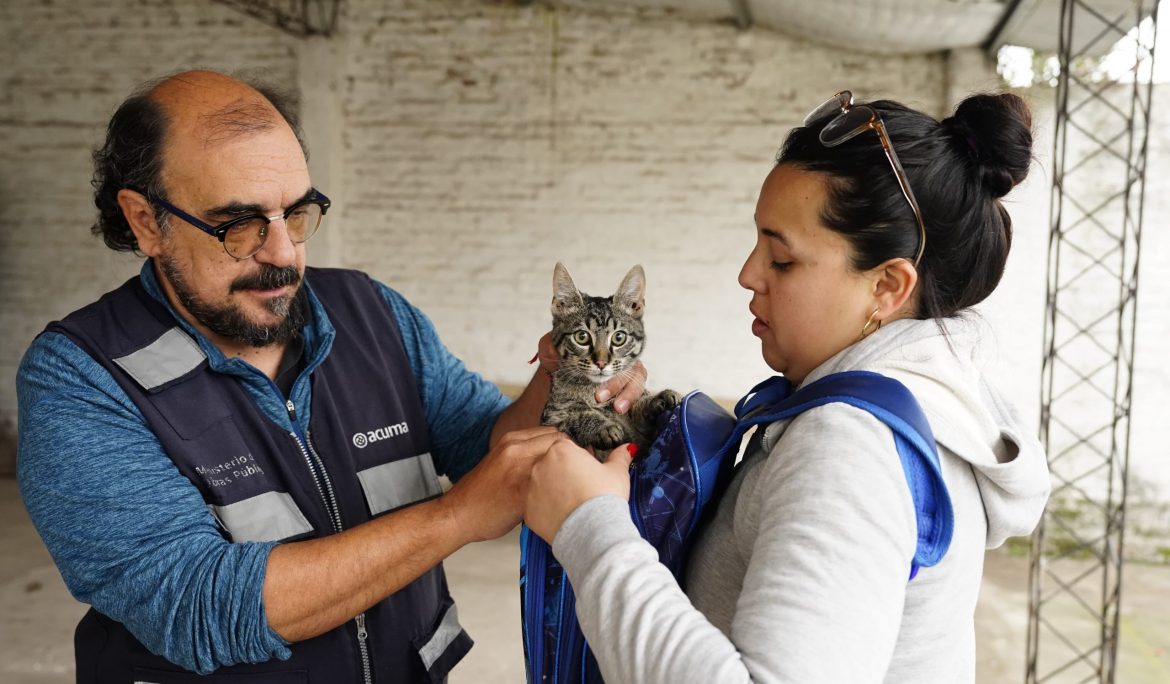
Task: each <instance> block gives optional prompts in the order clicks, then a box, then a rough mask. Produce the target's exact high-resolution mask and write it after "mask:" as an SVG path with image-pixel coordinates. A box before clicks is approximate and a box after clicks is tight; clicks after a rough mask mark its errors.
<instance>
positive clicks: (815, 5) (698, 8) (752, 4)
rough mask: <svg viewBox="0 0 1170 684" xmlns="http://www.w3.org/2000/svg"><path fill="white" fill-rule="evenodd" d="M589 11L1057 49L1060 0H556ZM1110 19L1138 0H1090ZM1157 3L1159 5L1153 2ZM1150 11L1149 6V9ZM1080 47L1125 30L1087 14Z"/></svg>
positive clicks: (840, 40)
mask: <svg viewBox="0 0 1170 684" xmlns="http://www.w3.org/2000/svg"><path fill="white" fill-rule="evenodd" d="M550 4H552V5H562V6H574V7H578V8H582V9H590V8H591V9H597V8H598V7H608V8H610V9H615V10H616V9H623V10H629V9H630V8H631V7H633V8H641V9H645V10H651V11H662V12H669V13H672V14H676V15H678V16H682V17H687V18H691V19H696V20H709V21H724V22H729V23H735V24H739V25H744V24H750V25H752V26H758V27H762V28H766V29H772V30H776V31H780V32H782V33H787V34H789V35H792V36H796V37H800V38H805V39H808V40H811V41H815V42H818V43H823V44H829V45H840V46H841V47H842V48H845V49H850V50H854V51H858V52H879V53H917V52H934V51H938V50H949V49H953V48H964V47H986V48H988V49H989V50H993V51H994V50H996V49H998V48H999V47H1000V46H1001V45H1004V44H1011V45H1022V46H1024V47H1030V48H1033V49H1036V50H1041V51H1048V52H1054V51H1056V49H1057V35H1058V29H1059V22H1060V6H1061V0H550ZM1087 4H1088V5H1089V6H1090V7H1091V8H1092V9H1093V10H1095V11H1096V12H1098V13H1099V14H1100V15H1101V16H1103V17H1108V18H1110V19H1120V21H1118V22H1117V23H1119V24H1120V25H1123V26H1127V27H1132V26H1134V25H1136V23H1137V21H1136V17H1134V16H1133V14H1134V12H1135V11H1136V10H1135V8H1134V4H1135V3H1134V2H1133V1H1132V0H1088V2H1087ZM1149 4H1152V3H1149ZM1145 9H1146V11H1147V12H1148V11H1149V9H1150V8H1149V7H1147V8H1145ZM1078 16H1079V19H1080V21H1079V22H1078V24H1077V25H1076V26H1074V45H1073V49H1074V52H1082V51H1084V52H1090V53H1094V54H1104V53H1105V52H1108V51H1109V49H1110V48H1111V47H1112V46H1113V44H1114V43H1116V42H1117V41H1118V40H1119V39H1120V38H1121V35H1120V34H1117V33H1116V32H1113V31H1107V30H1105V24H1104V23H1103V22H1101V21H1099V20H1092V19H1088V18H1086V16H1085V13H1080V14H1079V15H1078Z"/></svg>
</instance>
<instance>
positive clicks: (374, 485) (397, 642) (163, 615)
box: [17, 71, 644, 682]
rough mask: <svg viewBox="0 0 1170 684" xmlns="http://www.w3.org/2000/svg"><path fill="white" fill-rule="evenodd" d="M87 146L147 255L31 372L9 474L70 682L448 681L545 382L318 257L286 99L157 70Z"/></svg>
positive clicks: (119, 223) (41, 341) (539, 438)
mask: <svg viewBox="0 0 1170 684" xmlns="http://www.w3.org/2000/svg"><path fill="white" fill-rule="evenodd" d="M95 161H96V162H97V171H96V175H95V181H94V185H95V189H96V192H95V202H96V204H97V206H98V208H99V210H100V213H101V216H100V218H99V221H98V224H97V225H96V226H95V227H94V232H95V233H99V234H101V235H102V236H103V238H104V239H105V241H106V243H107V244H108V245H109V246H110V247H112V248H114V249H120V250H136V251H138V252H140V253H142V254H144V255H145V256H147V257H148V259H147V261H146V262H145V263H144V265H143V268H142V271H141V274H140V275H139V276H138V277H137V278H134V279H131V280H130V281H129V282H127V283H126V284H125V285H123V286H122V287H121V288H119V289H117V290H115V291H113V292H110V293H107V294H106V295H105V296H104V297H102V298H101V300H99V301H98V302H96V303H94V304H91V305H90V306H87V307H85V308H83V309H81V310H80V311H78V312H75V313H73V314H71V315H70V316H68V317H66V318H65V319H64V320H62V321H60V322H56V323H53V324H50V326H49V327H48V328H47V329H46V332H45V333H43V334H42V335H41V336H39V337H38V338H37V340H36V341H35V342H34V343H33V345H32V346H31V347H30V349H29V351H28V353H27V354H26V356H25V358H24V360H23V362H22V364H21V368H20V371H19V374H18V378H17V385H18V399H19V403H20V418H19V420H20V423H19V433H20V446H19V450H20V451H19V460H18V467H19V478H20V487H21V493H22V496H23V498H24V501H25V504H26V506H27V507H28V510H29V514H30V516H31V517H32V519H33V522H34V523H35V524H36V526H37V528H38V530H39V532H40V534H41V536H42V538H43V539H44V540H45V543H46V545H47V546H48V548H49V550H50V552H51V553H52V554H53V557H54V559H55V561H56V563H57V565H58V567H59V568H60V570H61V573H62V576H63V577H64V579H65V582H66V584H67V585H68V586H69V589H70V591H71V592H72V593H73V595H74V596H75V597H77V599H78V600H80V601H83V602H85V603H89V604H90V605H91V606H92V609H91V610H90V611H89V612H88V613H87V614H86V616H85V617H84V618H83V619H82V621H81V623H80V624H79V625H78V628H77V632H76V637H75V647H76V656H77V680H78V681H79V682H114V681H117V682H129V681H177V680H174V679H173V675H167V673H173V672H176V671H179V669H178V668H182V669H184V670H193V671H196V672H199V673H209V672H212V671H216V672H217V673H233V674H239V675H255V678H254V679H253V678H249V677H244V678H242V679H240V680H239V681H282V682H284V681H329V682H362V681H364V682H370V681H381V682H388V681H395V682H398V681H442V680H443V679H444V678H445V675H446V673H447V671H448V670H449V669H450V668H451V667H452V666H453V665H454V664H455V663H456V662H458V660H459V659H460V658H462V657H463V655H464V654H465V653H466V652H467V650H468V649H469V648H470V646H471V641H470V639H469V638H468V636H467V634H466V633H465V632H463V630H462V628H461V627H460V626H459V623H458V618H457V614H456V611H455V608H454V605H453V603H452V602H451V599H450V597H449V595H448V592H447V586H446V580H445V578H444V576H443V573H442V569H441V566H440V563H441V561H442V560H443V559H444V558H445V557H447V556H448V555H449V554H451V553H452V552H454V551H455V550H456V549H458V548H460V547H461V546H463V545H464V544H466V543H468V542H471V541H475V540H481V539H491V538H495V537H498V536H499V535H501V534H503V533H504V532H506V531H507V530H509V529H511V528H512V527H513V526H515V524H516V523H517V522H518V521H519V519H520V514H521V509H522V503H523V500H524V499H523V496H524V488H525V483H526V481H527V477H528V471H529V468H530V465H531V462H532V459H533V458H534V457H535V456H537V455H539V454H540V453H543V452H544V451H545V450H546V449H547V448H548V447H549V446H550V445H551V444H552V443H553V442H554V441H555V440H557V439H561V438H563V436H562V435H560V434H559V433H557V432H555V431H554V430H552V429H551V428H539V427H536V425H537V423H538V417H539V415H540V411H541V408H542V406H543V404H544V401H545V399H546V398H547V394H548V378H547V374H546V373H543V372H537V373H536V374H535V375H534V378H533V380H532V382H531V383H530V385H529V386H528V388H527V389H526V390H525V391H524V393H523V394H522V395H521V397H520V398H519V399H518V400H517V401H516V402H515V403H514V404H511V405H510V406H508V405H507V401H506V400H505V399H504V398H503V397H502V396H501V395H500V393H499V391H498V390H497V389H496V388H495V387H494V386H492V385H491V384H489V383H487V382H486V381H484V380H483V379H482V378H480V377H479V376H478V375H476V374H474V373H471V372H469V371H467V370H466V369H465V368H464V367H463V365H462V363H461V362H460V361H459V360H458V359H456V358H455V357H453V356H452V355H451V354H450V353H449V352H448V351H447V350H446V349H445V348H444V347H443V346H442V344H441V343H440V342H439V340H438V337H437V335H436V333H435V331H434V329H433V327H432V326H431V324H430V322H429V321H428V320H427V319H426V317H425V316H423V315H422V314H421V313H420V312H419V311H418V310H416V309H414V308H413V307H412V306H411V305H410V304H409V303H407V302H406V301H405V300H404V299H403V298H402V297H401V296H400V295H399V294H397V293H396V292H394V291H392V290H390V289H389V288H387V287H385V286H383V285H381V284H379V283H376V282H374V281H372V280H370V279H369V278H368V277H366V276H364V275H363V274H360V273H356V272H352V271H340V270H332V269H326V270H318V269H308V270H306V267H305V241H306V240H308V239H309V238H310V237H311V236H312V235H313V234H314V232H315V231H316V230H317V228H318V226H319V225H320V223H321V221H322V217H323V216H324V214H325V213H326V212H327V210H328V209H329V206H330V202H329V200H328V198H327V197H326V196H325V195H324V194H323V193H322V192H321V191H319V190H317V189H315V188H313V187H312V184H311V183H310V180H309V174H308V169H307V166H306V163H305V155H304V151H303V148H302V146H301V143H300V141H299V138H298V135H297V133H296V131H295V121H294V120H293V119H292V118H291V117H290V115H289V112H288V111H287V108H286V107H285V105H284V103H283V102H282V101H281V100H280V99H279V98H277V97H276V96H275V95H273V94H271V93H270V94H267V95H266V94H262V93H261V92H260V91H258V90H256V89H254V88H253V87H251V86H249V85H247V84H244V83H242V82H240V81H237V80H235V79H232V78H229V77H227V76H225V75H222V74H218V73H213V72H206V71H199V72H188V73H183V74H179V75H176V76H173V77H170V78H167V79H165V80H163V81H161V82H159V83H157V84H155V85H153V86H152V87H150V88H149V89H147V90H145V91H142V92H140V93H139V94H137V95H135V96H133V97H131V98H129V99H128V100H127V101H126V102H125V103H123V105H122V106H121V107H120V108H119V110H118V111H117V112H116V113H115V115H114V117H113V119H112V120H111V122H110V125H109V129H108V132H107V140H106V143H105V145H104V147H103V148H102V149H100V150H99V151H98V152H97V153H96V154H95ZM542 349H544V354H545V355H547V352H548V349H549V345H548V343H547V341H543V342H542ZM643 382H644V373H641V374H639V375H638V377H637V378H636V380H635V381H634V382H631V383H630V384H629V385H625V386H623V385H621V384H617V383H615V384H614V385H611V386H607V388H606V389H605V390H603V392H604V393H609V392H613V393H617V392H621V394H620V395H619V396H618V399H617V401H618V402H619V403H620V404H621V405H622V406H623V407H624V406H628V400H629V399H630V398H631V397H636V396H637V395H638V394H639V393H640V392H641V385H642V384H643ZM521 428H524V429H521ZM517 430H518V431H517ZM485 452H487V453H486V455H484V453H485ZM436 473H438V474H447V475H449V476H450V477H451V478H452V479H453V480H455V481H456V484H455V486H454V487H453V488H452V489H450V490H449V491H448V492H447V493H445V494H442V493H441V489H440V487H439V484H438V481H437V479H436ZM176 666H178V667H176ZM233 681H237V680H235V679H233Z"/></svg>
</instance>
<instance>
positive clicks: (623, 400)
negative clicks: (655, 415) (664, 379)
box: [593, 361, 646, 413]
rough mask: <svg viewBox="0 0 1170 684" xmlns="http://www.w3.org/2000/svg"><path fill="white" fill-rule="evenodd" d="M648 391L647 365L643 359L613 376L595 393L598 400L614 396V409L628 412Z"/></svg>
mask: <svg viewBox="0 0 1170 684" xmlns="http://www.w3.org/2000/svg"><path fill="white" fill-rule="evenodd" d="M645 391H646V367H645V366H643V365H642V362H641V361H638V362H636V363H634V365H633V367H632V368H630V370H628V371H625V372H622V373H620V374H618V375H615V376H613V377H612V378H610V379H609V380H607V381H606V382H605V384H604V385H602V386H601V388H600V389H598V390H597V392H596V393H595V394H594V395H593V396H594V397H595V398H596V399H597V401H598V402H601V403H604V402H606V401H609V398H610V397H612V396H615V395H616V396H617V398H616V399H614V400H613V410H614V411H616V412H617V413H626V412H627V411H629V410H630V407H631V406H633V405H634V402H635V401H638V399H640V398H641V397H642V393H643V392H645Z"/></svg>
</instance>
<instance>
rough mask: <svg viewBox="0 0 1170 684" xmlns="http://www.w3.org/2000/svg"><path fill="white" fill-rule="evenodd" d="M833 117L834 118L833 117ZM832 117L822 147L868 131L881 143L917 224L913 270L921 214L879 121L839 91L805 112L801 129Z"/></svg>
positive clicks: (921, 245) (921, 246)
mask: <svg viewBox="0 0 1170 684" xmlns="http://www.w3.org/2000/svg"><path fill="white" fill-rule="evenodd" d="M834 115H835V116H834ZM829 116H833V118H832V120H830V121H829V122H828V123H826V124H825V126H824V128H822V129H821V134H820V141H821V144H822V145H824V146H825V147H836V146H837V145H840V144H841V143H844V142H846V141H849V140H852V139H853V138H856V137H857V136H858V135H861V134H862V133H863V132H865V131H867V130H869V131H873V132H874V133H877V137H878V140H880V141H881V143H882V150H883V151H884V152H885V153H886V159H889V160H890V166H891V167H892V168H893V169H894V176H895V177H896V178H897V179H898V186H899V187H901V188H902V195H903V196H904V197H905V198H906V201H907V202H909V203H910V209H911V210H913V211H914V220H916V221H917V222H918V251H917V252H916V253H915V254H914V262H913V263H914V267H915V268H918V262H919V261H921V260H922V252H923V250H925V249H926V223H925V222H923V220H922V210H921V209H919V208H918V200H916V199H914V191H913V190H911V189H910V180H909V179H908V178H907V177H906V171H905V170H904V169H903V168H902V163H901V162H900V161H898V153H897V152H895V151H894V144H893V143H892V142H891V141H890V136H889V134H888V133H886V125H885V123H884V122H882V117H880V116H878V113H877V112H876V111H875V110H874V109H873V108H872V107H870V106H868V105H854V104H853V93H851V92H849V91H848V90H842V91H841V92H839V93H837V94H836V95H834V96H833V97H831V98H829V99H828V100H826V101H825V102H824V103H823V104H822V105H821V106H819V107H817V108H816V109H814V110H812V111H811V112H809V114H808V116H806V117H804V125H805V126H808V125H810V124H812V123H813V122H815V121H820V120H821V119H824V118H826V117H829Z"/></svg>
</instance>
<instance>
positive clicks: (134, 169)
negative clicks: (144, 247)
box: [91, 79, 307, 252]
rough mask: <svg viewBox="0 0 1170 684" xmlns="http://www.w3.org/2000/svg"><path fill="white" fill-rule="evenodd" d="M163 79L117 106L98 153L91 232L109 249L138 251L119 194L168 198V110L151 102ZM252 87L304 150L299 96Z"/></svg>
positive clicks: (159, 216) (162, 221)
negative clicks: (129, 192) (129, 191)
mask: <svg viewBox="0 0 1170 684" xmlns="http://www.w3.org/2000/svg"><path fill="white" fill-rule="evenodd" d="M163 80H165V79H157V80H154V81H151V82H149V83H146V84H143V85H142V86H140V87H139V88H138V89H137V90H136V91H135V92H134V93H133V94H132V95H131V96H130V97H128V98H127V99H126V101H125V102H123V103H122V105H121V106H120V107H118V110H117V111H115V112H114V115H113V117H111V118H110V123H109V126H108V127H107V128H106V139H105V142H104V143H103V144H102V146H101V147H99V148H97V149H96V150H94V152H93V163H94V172H93V180H92V181H91V185H93V189H94V193H93V203H94V205H96V206H97V209H98V219H97V222H96V223H94V225H93V227H92V228H91V231H92V232H93V234H94V235H98V236H101V238H102V239H103V240H104V241H105V243H106V246H107V247H109V248H110V249H113V250H117V251H119V252H132V251H136V250H137V249H138V240H137V239H136V238H135V237H134V231H132V230H131V229H130V224H129V223H127V222H126V217H125V216H123V215H122V208H121V207H119V206H118V191H119V190H122V189H123V188H135V189H137V190H141V191H143V192H145V193H147V194H151V195H154V196H156V197H161V198H164V199H165V198H166V192H165V189H164V188H163V186H162V159H163V142H164V140H165V138H166V132H167V117H166V113H165V112H164V110H163V108H162V107H161V106H159V104H158V103H157V102H155V101H154V100H153V99H152V98H151V91H153V90H154V88H155V86H157V85H158V84H159V83H161V82H162V81H163ZM248 85H250V86H252V87H253V88H255V89H256V90H257V91H259V92H260V94H261V95H263V96H264V97H265V98H267V99H268V101H269V102H270V103H272V106H273V107H274V108H275V109H276V111H277V112H279V113H280V115H281V116H282V117H283V118H284V120H285V121H286V122H287V123H288V125H289V126H290V127H291V128H292V130H293V133H294V134H295V135H296V137H297V141H298V142H299V143H300V144H301V149H302V150H304V149H305V143H304V140H303V139H302V136H301V129H300V124H299V122H298V121H297V116H296V100H295V98H294V97H292V96H291V95H289V94H288V93H286V92H284V91H282V90H279V89H277V88H274V87H272V86H270V85H267V84H263V83H248ZM306 156H307V154H306ZM155 219H156V220H157V221H158V222H159V225H162V226H164V227H165V225H166V223H165V220H166V212H165V211H162V210H161V209H156V214H155Z"/></svg>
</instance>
